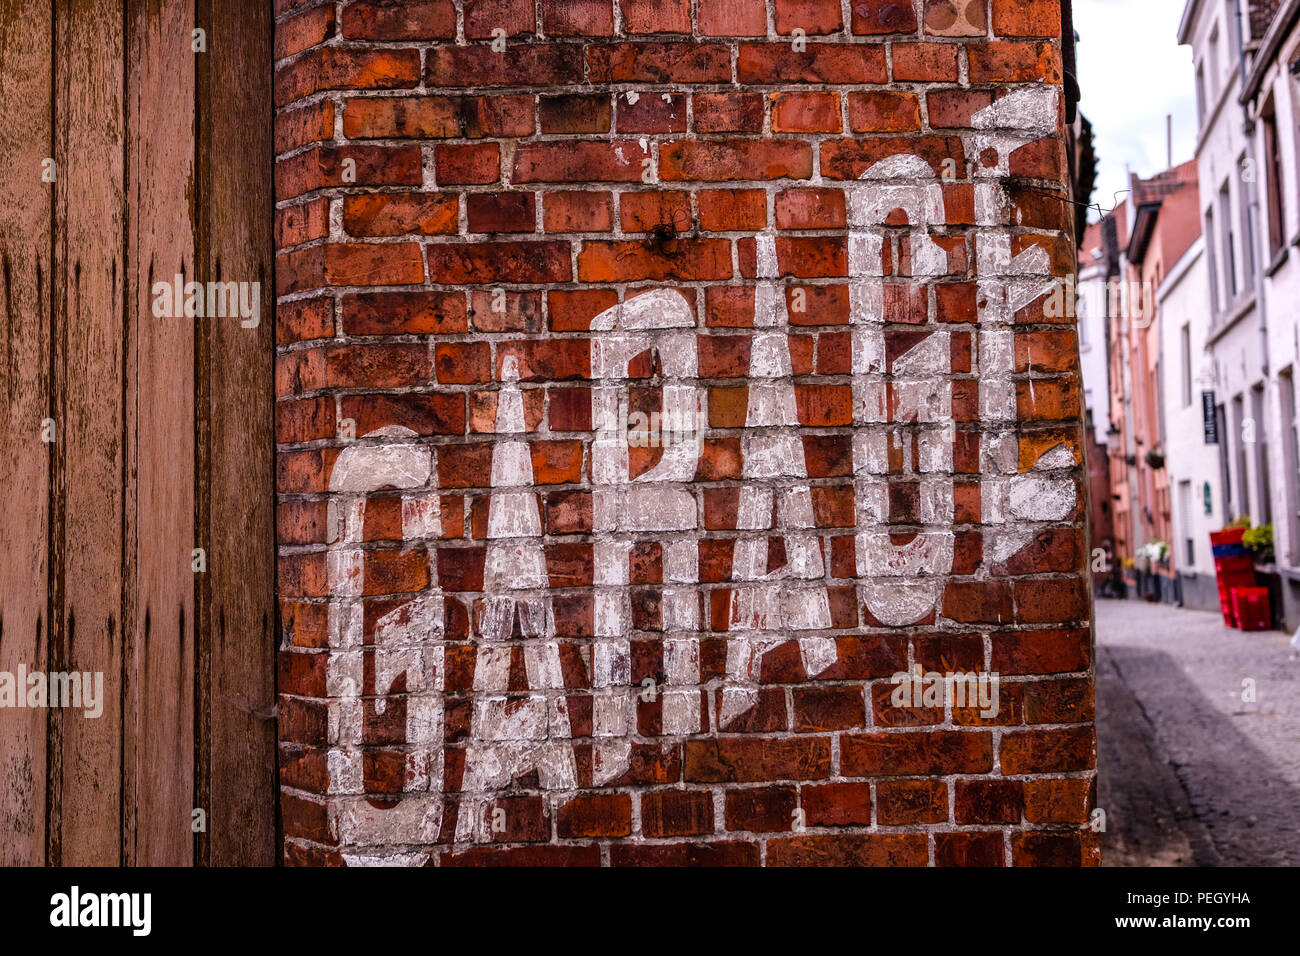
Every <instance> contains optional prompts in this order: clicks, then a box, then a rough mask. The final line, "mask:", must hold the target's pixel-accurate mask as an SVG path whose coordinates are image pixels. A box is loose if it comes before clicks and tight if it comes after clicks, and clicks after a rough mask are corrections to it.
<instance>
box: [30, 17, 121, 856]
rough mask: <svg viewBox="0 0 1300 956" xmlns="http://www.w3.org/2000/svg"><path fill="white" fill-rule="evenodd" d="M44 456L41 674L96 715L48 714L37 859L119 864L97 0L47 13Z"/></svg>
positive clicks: (107, 34) (113, 282) (104, 85)
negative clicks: (46, 794)
mask: <svg viewBox="0 0 1300 956" xmlns="http://www.w3.org/2000/svg"><path fill="white" fill-rule="evenodd" d="M54 36H55V57H56V59H57V61H58V62H59V63H60V64H62V66H63V68H62V69H59V70H58V71H57V73H56V83H57V86H56V89H55V157H56V159H59V160H60V170H59V179H58V188H57V190H56V193H55V195H56V200H55V203H56V209H55V215H56V217H57V219H58V222H59V228H58V233H57V237H58V238H57V242H56V245H55V255H56V261H55V267H56V273H55V275H56V282H57V285H56V288H57V290H58V292H57V295H58V300H57V305H56V315H55V328H56V340H57V351H56V357H57V365H56V370H55V391H56V395H57V396H58V404H59V411H58V414H56V415H55V416H54V417H55V420H56V421H57V422H58V424H59V426H60V427H61V429H62V432H61V434H60V436H59V441H58V448H59V453H58V454H57V455H56V456H55V457H56V461H57V466H56V470H55V481H56V490H57V491H58V492H59V493H60V494H61V498H62V511H63V516H62V521H61V527H60V528H59V529H58V533H57V536H56V542H55V547H56V551H57V553H56V555H55V556H54V557H55V558H56V559H58V560H60V561H61V563H62V578H63V591H62V594H61V597H62V601H61V604H60V605H59V609H60V610H61V615H60V617H59V618H58V619H57V624H56V627H55V630H54V633H53V635H52V653H51V655H50V657H51V666H50V668H49V670H50V671H68V670H76V671H80V672H83V673H90V674H103V682H104V691H105V695H104V696H105V698H106V699H105V701H104V707H103V713H102V714H101V715H100V716H99V717H98V718H88V717H86V716H85V715H84V714H83V713H82V712H81V711H79V710H75V709H55V708H51V710H50V716H51V724H52V726H53V728H54V732H53V739H52V741H51V742H52V744H53V745H55V746H56V751H55V757H56V759H55V761H54V766H53V768H52V776H51V780H50V788H51V792H52V793H53V794H55V795H56V796H55V799H54V800H53V801H52V802H53V806H52V808H51V812H52V816H53V819H52V820H51V827H52V832H51V834H50V844H49V845H50V862H51V863H54V864H62V865H78V866H94V865H108V864H116V863H118V862H119V861H120V857H121V853H120V851H121V827H120V815H121V785H122V766H121V753H122V708H121V687H122V664H123V657H122V631H123V623H122V602H123V593H124V592H123V572H124V566H125V563H126V562H125V560H124V550H123V522H124V500H123V499H124V494H123V474H124V473H123V464H124V448H123V445H124V432H125V429H124V420H123V416H124V405H125V402H124V391H125V389H124V374H125V332H126V330H125V328H124V321H123V316H124V311H123V309H124V304H125V298H124V284H125V281H126V263H125V261H124V255H123V253H124V249H123V246H124V242H123V240H124V238H125V233H124V230H125V226H126V202H125V200H126V196H125V183H124V179H123V171H124V154H123V143H124V137H125V103H124V102H123V64H124V60H125V56H124V54H125V44H124V36H123V28H122V8H121V5H120V4H118V3H112V2H109V0H74V2H71V3H68V4H66V5H65V4H58V5H56V14H55V29H54Z"/></svg>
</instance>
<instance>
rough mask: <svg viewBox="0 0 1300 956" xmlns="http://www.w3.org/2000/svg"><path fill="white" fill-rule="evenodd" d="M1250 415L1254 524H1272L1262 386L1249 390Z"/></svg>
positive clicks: (1270, 488) (1271, 500) (1266, 425)
mask: <svg viewBox="0 0 1300 956" xmlns="http://www.w3.org/2000/svg"><path fill="white" fill-rule="evenodd" d="M1250 415H1251V418H1253V419H1254V420H1255V448H1254V451H1255V481H1256V484H1257V485H1258V488H1257V491H1258V495H1257V497H1258V500H1259V503H1258V505H1257V507H1258V510H1259V514H1258V516H1255V524H1272V523H1273V489H1272V487H1271V483H1270V481H1269V478H1270V476H1269V473H1268V410H1267V409H1266V408H1265V406H1264V386H1263V385H1262V384H1261V385H1256V386H1255V387H1254V388H1252V389H1251V390H1250Z"/></svg>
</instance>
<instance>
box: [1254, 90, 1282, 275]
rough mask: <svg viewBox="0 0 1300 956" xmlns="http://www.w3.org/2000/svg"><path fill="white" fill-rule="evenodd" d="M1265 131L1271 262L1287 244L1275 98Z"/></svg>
mask: <svg viewBox="0 0 1300 956" xmlns="http://www.w3.org/2000/svg"><path fill="white" fill-rule="evenodd" d="M1260 127H1261V129H1262V131H1263V137H1262V145H1263V147H1264V188H1265V189H1267V190H1268V195H1267V196H1266V197H1265V200H1266V204H1267V208H1268V255H1269V258H1270V259H1272V258H1273V257H1274V256H1276V255H1277V254H1278V253H1280V252H1281V251H1282V249H1283V248H1284V246H1285V244H1286V237H1285V232H1286V227H1285V222H1286V207H1285V205H1284V204H1283V199H1282V157H1281V155H1280V151H1279V150H1278V140H1277V111H1276V110H1275V109H1274V106H1273V98H1272V97H1269V100H1268V103H1266V104H1265V106H1264V113H1263V116H1261V118H1260Z"/></svg>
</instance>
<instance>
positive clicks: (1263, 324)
mask: <svg viewBox="0 0 1300 956" xmlns="http://www.w3.org/2000/svg"><path fill="white" fill-rule="evenodd" d="M1297 18H1300V0H1283V2H1281V3H1280V4H1279V3H1277V2H1276V0H1271V2H1270V0H1189V2H1188V4H1187V7H1186V9H1185V10H1184V13H1183V19H1182V23H1181V25H1180V28H1179V42H1180V43H1184V44H1189V45H1190V46H1191V48H1192V52H1193V60H1194V63H1195V67H1194V69H1195V82H1196V90H1197V101H1198V108H1199V112H1200V116H1201V127H1200V134H1199V137H1198V141H1197V153H1196V157H1197V163H1198V171H1199V175H1200V191H1201V215H1202V224H1203V232H1204V248H1203V251H1202V258H1203V261H1204V271H1205V273H1206V279H1207V282H1208V291H1207V293H1206V294H1207V296H1208V301H1209V303H1210V309H1209V312H1210V315H1209V322H1208V330H1207V332H1206V335H1205V340H1204V344H1203V353H1204V356H1205V357H1206V358H1208V359H1209V366H1208V367H1209V368H1210V369H1212V372H1213V383H1212V386H1211V387H1212V388H1213V390H1214V393H1215V399H1214V401H1215V408H1216V414H1217V417H1218V424H1219V431H1220V435H1219V438H1220V442H1221V444H1220V446H1219V449H1220V451H1221V453H1222V454H1221V455H1220V482H1219V488H1218V500H1216V501H1215V502H1214V508H1215V514H1214V515H1213V517H1214V518H1215V522H1214V523H1218V524H1220V526H1221V524H1222V523H1226V522H1227V521H1231V520H1233V519H1236V518H1240V517H1243V516H1249V517H1250V518H1251V519H1252V521H1253V523H1254V524H1256V525H1272V526H1273V532H1274V541H1275V552H1276V556H1277V562H1276V568H1275V569H1274V568H1266V569H1265V570H1266V571H1268V572H1275V574H1276V577H1275V579H1274V581H1273V587H1274V591H1275V600H1280V604H1281V610H1282V612H1283V615H1282V617H1283V618H1284V626H1286V627H1287V629H1289V630H1290V629H1294V628H1295V627H1296V626H1297V625H1300V458H1298V455H1297V446H1298V445H1300V435H1298V434H1297V428H1296V424H1297V416H1296V405H1297V394H1296V381H1295V380H1296V375H1297V369H1300V332H1298V329H1297V315H1296V313H1297V309H1298V308H1300V261H1297V257H1298V256H1300V247H1297V242H1298V241H1300V184H1298V182H1297V169H1300V166H1298V165H1297V160H1298V158H1300V155H1298V153H1300V151H1298V150H1297V140H1296V137H1297V118H1298V117H1300V112H1297V106H1298V105H1300V95H1298V90H1300V85H1298V81H1297V77H1296V67H1295V64H1296V62H1297V57H1300V37H1298V36H1297V33H1296V27H1295V24H1296V21H1297ZM1196 348H1197V343H1196V342H1195V341H1193V342H1192V349H1193V352H1195V351H1196ZM1195 363H1196V359H1195V358H1194V359H1193V364H1195ZM1166 407H1167V409H1168V408H1171V407H1173V406H1166ZM1198 431H1199V429H1198ZM1170 460H1171V461H1173V455H1172V454H1171V455H1170ZM1177 510H1178V508H1177V507H1176V508H1175V511H1176V512H1177ZM1198 544H1199V542H1198ZM1205 545H1206V547H1207V548H1208V540H1206V541H1205Z"/></svg>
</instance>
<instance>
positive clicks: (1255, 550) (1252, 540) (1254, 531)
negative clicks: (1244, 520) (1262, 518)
mask: <svg viewBox="0 0 1300 956" xmlns="http://www.w3.org/2000/svg"><path fill="white" fill-rule="evenodd" d="M1242 543H1243V544H1244V545H1245V546H1246V548H1247V550H1249V551H1250V553H1251V554H1252V555H1254V557H1255V560H1256V561H1257V562H1258V563H1260V564H1272V563H1273V558H1274V555H1273V526H1272V525H1271V524H1262V525H1260V526H1258V527H1256V528H1248V529H1247V530H1246V534H1245V537H1243V538H1242Z"/></svg>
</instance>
